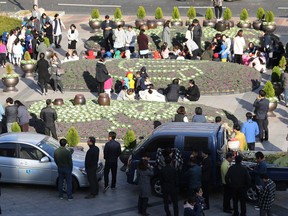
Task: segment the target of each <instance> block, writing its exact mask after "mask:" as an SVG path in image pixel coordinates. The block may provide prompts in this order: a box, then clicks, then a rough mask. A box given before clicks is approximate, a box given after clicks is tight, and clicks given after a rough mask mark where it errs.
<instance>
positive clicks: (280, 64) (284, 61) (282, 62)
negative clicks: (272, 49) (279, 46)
mask: <svg viewBox="0 0 288 216" xmlns="http://www.w3.org/2000/svg"><path fill="white" fill-rule="evenodd" d="M286 65H287V61H286V58H285V56H284V55H283V56H282V57H281V59H280V61H279V67H280V68H282V69H283V68H286Z"/></svg>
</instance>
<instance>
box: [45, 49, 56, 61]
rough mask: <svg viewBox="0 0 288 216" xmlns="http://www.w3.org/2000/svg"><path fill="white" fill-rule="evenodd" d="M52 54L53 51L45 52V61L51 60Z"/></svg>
mask: <svg viewBox="0 0 288 216" xmlns="http://www.w3.org/2000/svg"><path fill="white" fill-rule="evenodd" d="M53 53H54V52H53V50H51V49H47V50H46V53H45V56H46V58H47V59H50V58H52V56H53Z"/></svg>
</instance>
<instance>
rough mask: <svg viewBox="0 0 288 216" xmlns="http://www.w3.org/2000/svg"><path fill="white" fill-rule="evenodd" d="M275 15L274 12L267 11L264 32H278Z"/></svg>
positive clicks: (263, 26) (263, 25)
mask: <svg viewBox="0 0 288 216" xmlns="http://www.w3.org/2000/svg"><path fill="white" fill-rule="evenodd" d="M274 19H275V17H274V13H273V12H272V11H267V12H266V14H265V21H264V22H263V24H262V29H263V31H264V32H269V33H272V32H274V31H275V30H276V23H275V22H274Z"/></svg>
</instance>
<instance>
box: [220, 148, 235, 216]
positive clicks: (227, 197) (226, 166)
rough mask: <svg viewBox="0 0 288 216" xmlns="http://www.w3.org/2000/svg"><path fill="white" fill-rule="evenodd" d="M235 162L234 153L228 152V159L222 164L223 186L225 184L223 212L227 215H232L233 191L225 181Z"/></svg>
mask: <svg viewBox="0 0 288 216" xmlns="http://www.w3.org/2000/svg"><path fill="white" fill-rule="evenodd" d="M232 161H233V153H232V152H227V154H226V159H224V160H223V162H222V164H221V180H222V184H223V189H224V192H223V212H225V213H230V214H231V213H232V211H231V209H232V208H231V206H230V200H231V198H232V196H231V191H230V188H229V185H228V184H226V181H225V176H226V174H227V172H228V169H229V167H230V164H231V162H232Z"/></svg>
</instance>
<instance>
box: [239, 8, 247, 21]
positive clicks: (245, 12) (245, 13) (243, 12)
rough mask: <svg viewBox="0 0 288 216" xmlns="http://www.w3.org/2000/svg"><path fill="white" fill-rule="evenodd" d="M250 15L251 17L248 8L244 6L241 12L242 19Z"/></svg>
mask: <svg viewBox="0 0 288 216" xmlns="http://www.w3.org/2000/svg"><path fill="white" fill-rule="evenodd" d="M248 17H249V14H248V11H247V10H246V8H243V10H242V11H241V14H240V20H243V21H245V20H247V19H248Z"/></svg>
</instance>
